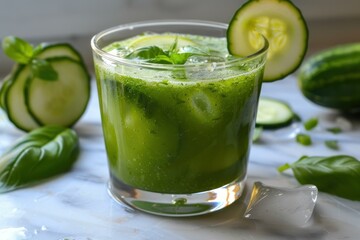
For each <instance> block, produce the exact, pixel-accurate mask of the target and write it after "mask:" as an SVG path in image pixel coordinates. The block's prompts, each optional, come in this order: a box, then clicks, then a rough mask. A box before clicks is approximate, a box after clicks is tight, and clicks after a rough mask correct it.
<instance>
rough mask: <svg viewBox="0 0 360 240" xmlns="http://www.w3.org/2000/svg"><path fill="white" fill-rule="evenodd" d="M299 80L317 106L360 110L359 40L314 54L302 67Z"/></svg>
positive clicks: (302, 88)
mask: <svg viewBox="0 0 360 240" xmlns="http://www.w3.org/2000/svg"><path fill="white" fill-rule="evenodd" d="M298 83H299V87H300V90H301V92H302V93H303V94H304V96H305V97H306V98H307V99H309V100H310V101H312V102H314V103H316V104H318V105H321V106H324V107H329V108H335V109H339V110H343V111H354V110H355V111H356V110H360V43H352V44H347V45H340V46H337V47H333V48H330V49H326V50H324V51H322V52H320V53H317V54H315V55H313V56H312V57H310V58H309V59H307V60H306V61H305V62H304V64H303V65H302V67H301V68H300V70H299V75H298Z"/></svg>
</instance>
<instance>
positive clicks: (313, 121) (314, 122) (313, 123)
mask: <svg viewBox="0 0 360 240" xmlns="http://www.w3.org/2000/svg"><path fill="white" fill-rule="evenodd" d="M318 123H319V120H318V119H317V118H310V119H309V120H307V121H306V122H305V123H304V128H305V129H306V130H307V131H310V130H312V129H314V128H315V127H316V126H317V125H318Z"/></svg>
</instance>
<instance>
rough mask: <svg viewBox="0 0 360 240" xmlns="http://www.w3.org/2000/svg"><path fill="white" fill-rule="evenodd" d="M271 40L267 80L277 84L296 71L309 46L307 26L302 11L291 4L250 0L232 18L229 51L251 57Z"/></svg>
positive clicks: (287, 2)
mask: <svg viewBox="0 0 360 240" xmlns="http://www.w3.org/2000/svg"><path fill="white" fill-rule="evenodd" d="M262 36H265V38H266V39H267V40H268V41H269V50H268V59H267V63H266V67H265V73H264V81H275V80H279V79H282V78H284V77H285V76H287V75H289V74H290V73H292V72H294V71H295V70H296V69H297V68H298V67H299V66H300V64H301V62H302V60H303V58H304V56H305V53H306V50H307V46H308V27H307V24H306V22H305V20H304V17H303V16H302V14H301V12H300V10H299V9H298V8H297V7H296V6H295V5H294V4H293V3H291V2H290V1H283V0H257V1H255V0H251V1H248V2H247V3H245V4H244V5H242V6H241V7H240V9H239V10H237V12H236V13H235V15H234V16H233V18H232V20H231V22H230V24H229V27H228V31H227V41H228V49H229V52H230V53H231V54H232V55H235V56H241V57H244V56H249V55H251V54H253V53H255V52H256V51H258V50H259V49H260V48H261V47H262V45H263V37H262Z"/></svg>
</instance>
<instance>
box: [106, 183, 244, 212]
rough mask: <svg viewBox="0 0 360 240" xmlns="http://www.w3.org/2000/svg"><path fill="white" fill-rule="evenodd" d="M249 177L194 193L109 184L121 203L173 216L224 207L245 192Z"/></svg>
mask: <svg viewBox="0 0 360 240" xmlns="http://www.w3.org/2000/svg"><path fill="white" fill-rule="evenodd" d="M244 187H245V179H241V180H236V181H233V182H232V183H230V184H227V185H225V186H222V187H220V188H216V189H213V190H209V191H204V192H199V193H191V194H164V193H155V192H149V191H144V190H140V189H136V188H133V187H130V186H129V185H126V184H124V183H122V182H120V181H118V180H117V179H111V180H110V182H109V184H108V191H109V194H110V195H111V196H112V197H113V198H114V199H115V200H116V201H117V202H120V203H125V204H126V205H128V206H130V207H132V208H135V209H138V210H141V211H143V212H147V213H151V214H155V215H160V216H171V217H187V216H197V215H202V214H206V213H211V212H215V211H218V210H220V209H223V208H224V207H226V206H229V205H230V204H232V203H233V202H235V201H236V200H237V199H238V198H239V197H240V196H241V194H242V192H243V190H244Z"/></svg>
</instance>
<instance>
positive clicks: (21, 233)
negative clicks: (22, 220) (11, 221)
mask: <svg viewBox="0 0 360 240" xmlns="http://www.w3.org/2000/svg"><path fill="white" fill-rule="evenodd" d="M26 232H27V229H26V228H24V227H18V228H4V229H0V236H1V239H2V240H21V239H27V237H26Z"/></svg>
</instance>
